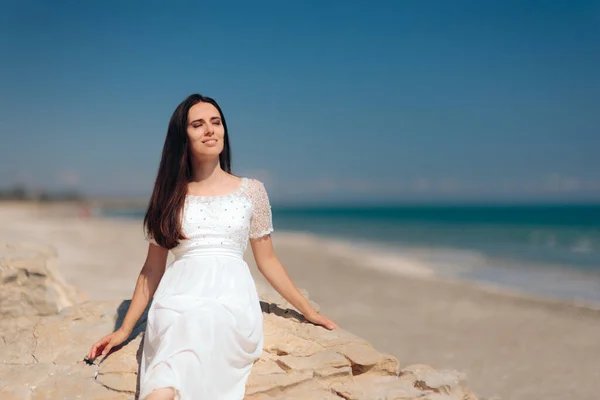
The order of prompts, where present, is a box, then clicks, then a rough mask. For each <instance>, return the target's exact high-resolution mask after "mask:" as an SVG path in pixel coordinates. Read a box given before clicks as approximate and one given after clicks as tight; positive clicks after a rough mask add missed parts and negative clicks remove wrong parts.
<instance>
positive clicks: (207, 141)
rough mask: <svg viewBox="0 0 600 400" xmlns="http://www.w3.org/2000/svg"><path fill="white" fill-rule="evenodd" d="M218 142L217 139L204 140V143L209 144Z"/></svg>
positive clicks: (212, 144)
mask: <svg viewBox="0 0 600 400" xmlns="http://www.w3.org/2000/svg"><path fill="white" fill-rule="evenodd" d="M217 142H218V140H217V139H206V140H203V141H202V143H204V144H205V145H207V146H214V145H216V144H217Z"/></svg>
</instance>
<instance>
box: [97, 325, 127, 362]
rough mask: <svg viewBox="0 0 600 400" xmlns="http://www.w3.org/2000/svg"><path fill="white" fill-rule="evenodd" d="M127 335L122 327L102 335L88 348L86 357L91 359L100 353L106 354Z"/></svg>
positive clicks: (124, 339) (125, 338)
mask: <svg viewBox="0 0 600 400" xmlns="http://www.w3.org/2000/svg"><path fill="white" fill-rule="evenodd" d="M128 337H129V333H128V332H126V331H125V330H122V329H117V330H116V331H114V332H113V333H111V334H109V335H106V336H104V337H103V338H102V339H100V340H98V341H97V342H96V343H95V344H94V345H93V346H92V348H91V349H90V351H89V353H88V359H90V360H93V359H94V358H96V357H98V356H99V355H100V354H102V355H106V354H108V352H109V351H110V350H111V349H112V348H113V347H115V346H118V345H120V344H121V343H123V342H124V341H126V340H127V338H128Z"/></svg>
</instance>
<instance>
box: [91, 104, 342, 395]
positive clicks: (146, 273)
mask: <svg viewBox="0 0 600 400" xmlns="http://www.w3.org/2000/svg"><path fill="white" fill-rule="evenodd" d="M144 226H145V230H146V233H147V235H146V238H147V240H148V241H149V242H150V244H149V246H148V254H147V256H146V261H145V263H144V266H143V268H142V270H141V272H140V275H139V278H138V281H137V284H136V287H135V291H134V294H133V298H132V301H131V305H130V307H129V310H128V311H127V314H126V316H125V319H124V321H123V324H122V326H121V327H120V328H119V329H118V330H117V331H116V332H114V333H111V334H110V335H107V336H105V337H104V338H102V339H101V340H99V341H98V342H97V343H95V344H94V345H93V346H92V348H91V349H90V352H89V354H88V357H89V358H90V359H94V358H95V357H97V356H98V355H100V354H102V355H105V354H108V353H109V351H110V350H111V348H113V347H114V346H118V345H119V344H121V343H123V342H124V341H125V340H126V339H127V338H128V337H129V335H130V334H131V332H132V330H133V327H134V326H135V324H136V322H137V321H138V319H139V318H140V316H141V315H142V313H143V311H144V309H145V308H146V306H147V305H148V303H149V301H150V299H153V302H152V305H151V307H150V309H149V311H148V323H147V327H146V333H145V335H144V351H143V355H142V362H141V369H140V371H141V372H140V399H146V400H158V399H186V400H187V399H194V400H195V399H211V400H217V399H227V400H229V399H231V400H233V399H235V400H239V399H242V398H243V397H244V391H245V385H246V380H247V379H248V376H249V375H250V370H251V368H252V365H253V362H254V361H255V360H256V359H257V358H258V357H259V356H260V354H261V352H262V347H263V320H262V312H261V309H260V304H259V298H258V295H257V293H256V286H255V283H254V280H253V278H252V275H251V274H250V271H249V269H248V265H247V264H246V263H245V262H244V260H243V259H242V255H243V253H244V250H245V249H246V247H247V244H248V241H250V244H251V247H252V251H253V254H254V258H255V260H256V264H257V266H258V269H259V270H260V272H261V273H262V274H263V275H264V276H265V277H266V279H267V280H268V281H269V282H270V283H271V285H272V286H273V287H274V288H275V289H276V290H277V291H278V292H279V293H280V294H281V295H282V296H283V297H284V298H285V299H286V300H288V301H289V302H290V303H291V304H292V305H293V306H294V307H296V308H297V309H298V310H299V311H300V312H302V314H303V315H304V317H305V318H306V319H307V320H308V321H311V322H313V323H315V324H318V325H323V326H324V327H326V328H327V329H335V328H337V327H338V326H337V325H336V324H335V323H334V322H332V321H330V320H329V319H327V318H326V317H324V316H322V315H320V314H319V313H318V312H316V311H315V310H314V309H313V308H312V307H311V306H310V304H309V303H308V301H307V300H306V299H305V298H304V297H303V296H302V295H301V294H300V292H299V291H298V289H297V288H296V287H295V285H294V284H293V282H292V281H291V280H290V278H289V277H288V275H287V273H286V271H285V269H284V268H283V266H282V265H281V264H280V262H279V261H278V260H277V257H276V256H275V254H274V251H273V247H272V243H271V236H270V233H271V232H272V231H273V226H272V215H271V207H270V204H269V199H268V196H267V192H266V191H265V187H264V185H263V184H262V183H261V182H260V181H258V180H254V179H249V178H238V177H236V176H235V175H232V174H231V153H230V147H229V136H228V133H227V125H226V123H225V118H224V116H223V113H222V112H221V108H220V107H219V105H218V104H217V103H216V101H215V100H213V99H211V98H209V97H204V96H201V95H198V94H194V95H191V96H189V97H188V98H187V99H185V100H184V101H183V102H182V103H181V104H180V105H179V106H178V107H177V109H176V110H175V112H174V113H173V116H172V117H171V121H170V123H169V129H168V132H167V137H166V139H165V144H164V148H163V152H162V159H161V162H160V166H159V170H158V176H157V178H156V182H155V184H154V190H153V192H152V197H151V199H150V203H149V206H148V210H147V212H146V216H145V218H144ZM169 250H171V251H172V252H173V255H174V256H175V260H174V261H173V262H172V263H171V264H169V265H168V266H166V260H167V253H168V251H169Z"/></svg>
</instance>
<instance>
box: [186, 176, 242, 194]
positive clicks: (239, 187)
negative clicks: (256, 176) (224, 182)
mask: <svg viewBox="0 0 600 400" xmlns="http://www.w3.org/2000/svg"><path fill="white" fill-rule="evenodd" d="M247 183H248V178H246V177H242V182H241V183H240V185H239V186H238V188H237V189H235V190H233V191H231V192H229V193H225V194H214V195H199V194H186V195H185V199H186V200H188V199H189V200H217V199H226V198H229V197H232V196H235V195H237V194H238V193H241V192H243V191H244V190H245V189H246V185H247Z"/></svg>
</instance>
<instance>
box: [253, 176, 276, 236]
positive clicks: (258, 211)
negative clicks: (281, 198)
mask: <svg viewBox="0 0 600 400" xmlns="http://www.w3.org/2000/svg"><path fill="white" fill-rule="evenodd" d="M249 195H250V200H251V201H252V206H253V210H252V217H251V218H250V232H249V235H248V236H249V237H250V239H256V238H259V237H262V236H265V235H268V234H269V233H271V232H273V216H272V213H271V204H270V203H269V196H268V195H267V191H266V189H265V185H264V184H263V183H262V182H260V181H257V180H254V181H253V182H252V185H251V186H250V190H249Z"/></svg>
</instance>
